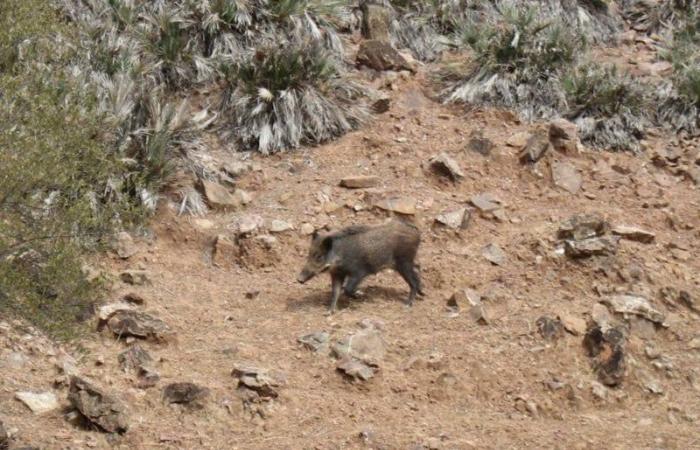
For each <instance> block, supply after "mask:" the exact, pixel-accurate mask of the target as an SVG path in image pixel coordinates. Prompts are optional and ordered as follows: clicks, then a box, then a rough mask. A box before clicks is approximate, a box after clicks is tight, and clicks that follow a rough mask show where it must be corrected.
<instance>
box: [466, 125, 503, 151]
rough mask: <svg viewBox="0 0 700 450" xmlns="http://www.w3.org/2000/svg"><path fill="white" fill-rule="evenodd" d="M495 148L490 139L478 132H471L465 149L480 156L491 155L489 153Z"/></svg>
mask: <svg viewBox="0 0 700 450" xmlns="http://www.w3.org/2000/svg"><path fill="white" fill-rule="evenodd" d="M495 146H496V145H495V144H494V143H493V142H492V141H491V140H490V139H487V138H485V137H484V135H483V133H482V132H481V131H480V130H477V131H474V132H472V134H471V136H470V137H469V141H468V142H467V149H468V150H470V151H472V152H474V153H478V154H480V155H481V156H489V155H491V151H492V150H493V148H494V147H495Z"/></svg>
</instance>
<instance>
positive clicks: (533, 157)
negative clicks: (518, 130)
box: [520, 130, 550, 163]
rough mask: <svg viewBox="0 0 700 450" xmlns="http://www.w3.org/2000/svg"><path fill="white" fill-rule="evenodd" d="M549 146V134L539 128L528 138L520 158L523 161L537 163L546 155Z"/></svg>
mask: <svg viewBox="0 0 700 450" xmlns="http://www.w3.org/2000/svg"><path fill="white" fill-rule="evenodd" d="M549 147H550V144H549V135H548V134H547V133H546V132H544V131H542V130H539V131H537V132H536V133H535V134H533V135H531V136H530V137H529V138H528V140H527V143H526V144H525V147H523V149H522V151H521V152H520V160H521V161H522V162H527V163H535V162H537V161H539V160H540V158H542V157H543V156H544V154H545V153H546V152H547V150H549Z"/></svg>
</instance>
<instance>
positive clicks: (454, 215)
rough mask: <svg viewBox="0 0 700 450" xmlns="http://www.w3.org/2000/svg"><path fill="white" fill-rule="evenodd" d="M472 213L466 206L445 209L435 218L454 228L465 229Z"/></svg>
mask: <svg viewBox="0 0 700 450" xmlns="http://www.w3.org/2000/svg"><path fill="white" fill-rule="evenodd" d="M469 218H470V214H469V212H468V211H467V209H466V208H459V209H455V210H450V211H445V212H443V213H442V214H440V215H438V216H437V217H436V218H435V222H437V223H439V224H441V225H444V226H446V227H447V228H451V229H453V230H458V229H459V230H464V229H465V228H467V226H468V225H469Z"/></svg>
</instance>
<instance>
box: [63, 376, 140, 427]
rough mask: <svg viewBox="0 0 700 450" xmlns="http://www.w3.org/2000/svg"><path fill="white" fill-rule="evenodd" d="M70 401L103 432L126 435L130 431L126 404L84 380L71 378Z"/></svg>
mask: <svg viewBox="0 0 700 450" xmlns="http://www.w3.org/2000/svg"><path fill="white" fill-rule="evenodd" d="M68 401H70V403H71V405H72V406H73V407H74V408H75V409H77V410H78V412H80V414H82V416H83V417H85V419H87V420H88V421H89V422H90V423H92V424H94V425H96V426H97V427H98V428H100V429H101V430H103V431H106V432H108V433H124V432H126V431H127V430H128V429H129V422H128V415H127V410H126V407H125V406H124V404H123V403H122V402H120V401H119V400H117V399H115V398H114V397H112V396H111V395H108V394H107V393H105V392H104V391H103V390H102V389H100V388H98V387H96V386H94V385H93V384H91V383H88V382H87V381H85V380H83V379H82V378H79V377H76V376H73V377H71V382H70V391H69V393H68Z"/></svg>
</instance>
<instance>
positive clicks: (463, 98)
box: [440, 7, 585, 119]
mask: <svg viewBox="0 0 700 450" xmlns="http://www.w3.org/2000/svg"><path fill="white" fill-rule="evenodd" d="M458 36H459V39H460V41H461V42H462V44H463V45H466V46H468V47H470V48H471V49H472V51H473V52H474V57H473V59H472V62H470V63H468V64H467V65H466V66H456V67H453V68H450V67H448V68H447V70H445V71H443V72H442V73H441V74H440V75H441V76H442V78H443V80H444V81H445V82H446V84H447V88H446V90H445V92H444V95H445V98H446V100H447V101H448V102H464V103H467V104H490V105H496V106H506V107H510V108H514V109H516V110H517V111H519V112H520V113H521V114H522V115H523V116H525V117H526V118H528V119H533V118H538V117H553V116H555V115H557V111H558V110H560V109H561V108H562V107H563V106H564V104H565V100H564V98H563V93H562V91H561V88H560V87H559V83H558V79H557V77H558V76H559V74H560V73H561V72H562V71H563V70H565V69H566V68H567V67H568V66H569V65H571V64H572V63H573V62H574V60H575V58H576V55H577V53H578V52H580V51H581V50H582V49H583V48H584V46H585V42H584V41H582V40H581V39H580V38H579V37H578V36H576V35H573V34H572V33H571V32H570V31H568V30H567V29H566V28H565V27H564V25H563V24H562V23H561V22H558V21H557V20H556V19H548V20H542V19H539V18H538V16H537V13H536V10H535V9H534V8H521V7H511V8H505V9H504V10H503V11H502V16H501V18H500V20H499V21H498V22H494V23H479V22H476V23H469V22H465V23H463V24H462V27H461V29H460V30H458Z"/></svg>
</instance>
